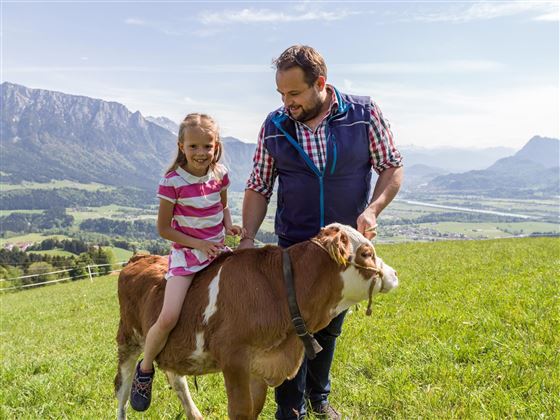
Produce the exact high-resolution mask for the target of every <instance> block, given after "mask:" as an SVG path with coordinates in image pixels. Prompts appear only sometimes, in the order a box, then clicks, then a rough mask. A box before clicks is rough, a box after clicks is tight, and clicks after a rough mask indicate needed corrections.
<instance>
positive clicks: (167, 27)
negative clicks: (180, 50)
mask: <svg viewBox="0 0 560 420" xmlns="http://www.w3.org/2000/svg"><path fill="white" fill-rule="evenodd" d="M124 23H125V24H127V25H132V26H143V27H146V28H150V29H153V30H156V31H158V32H161V33H162V34H164V35H173V36H176V35H182V34H183V33H184V31H181V30H176V29H173V27H174V26H175V25H173V24H171V23H168V22H152V21H147V20H144V19H140V18H135V17H131V18H127V19H125V21H124Z"/></svg>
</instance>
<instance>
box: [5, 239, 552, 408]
mask: <svg viewBox="0 0 560 420" xmlns="http://www.w3.org/2000/svg"><path fill="white" fill-rule="evenodd" d="M377 248H378V253H379V255H380V256H382V257H383V258H384V259H385V260H386V261H387V262H388V263H390V264H391V265H393V266H394V267H395V268H396V269H397V271H398V272H399V277H400V281H401V285H400V287H399V288H398V289H397V290H396V291H395V292H393V293H391V294H388V295H382V296H378V297H377V299H376V300H375V304H374V310H373V316H372V317H366V316H365V315H364V312H365V305H362V306H361V307H360V308H352V313H351V314H349V315H348V317H347V321H346V323H345V327H344V332H343V334H342V337H341V339H340V341H339V344H338V350H337V354H336V360H335V363H334V368H333V372H332V373H333V393H332V397H331V400H332V402H333V404H334V405H335V406H336V407H338V408H339V409H340V411H341V412H342V413H344V414H345V417H348V418H351V419H366V418H368V419H369V418H401V419H408V418H432V419H439V418H537V417H538V418H550V419H553V418H558V417H559V416H560V405H559V404H560V403H559V400H558V395H559V394H560V370H559V369H558V366H559V353H558V349H559V348H560V335H559V334H558V331H559V330H560V325H559V324H560V322H559V321H560V320H559V318H560V304H559V299H558V290H560V281H559V278H560V276H559V275H558V274H559V271H560V270H559V269H560V260H559V258H558V255H559V251H560V240H559V239H557V238H524V239H504V240H492V241H468V242H437V243H424V244H414V243H405V244H398V245H385V246H378V247H377ZM0 299H1V302H0V303H1V305H0V315H1V321H2V322H1V332H2V340H1V348H0V354H1V355H2V356H1V357H2V368H1V376H0V380H1V383H2V387H0V401H1V403H0V417H1V418H112V417H114V415H115V408H116V400H115V399H114V397H113V385H112V381H113V377H114V374H115V369H116V345H115V340H114V337H115V334H116V330H117V324H118V304H117V297H116V276H108V277H103V278H99V279H95V280H94V281H93V282H89V281H81V282H76V283H67V284H60V285H55V286H49V287H43V288H40V289H35V290H28V291H23V292H18V293H13V294H6V295H0ZM156 378H157V379H156V384H155V388H154V391H155V394H154V402H153V406H152V407H151V408H150V411H148V412H147V414H146V416H148V417H146V418H154V419H155V418H182V417H180V414H181V412H182V410H181V407H180V404H179V401H178V400H177V398H176V397H175V395H174V393H173V392H172V391H171V390H169V389H168V386H167V385H166V383H165V380H164V379H163V375H162V374H161V373H158V374H157V375H156ZM189 382H190V383H191V384H192V380H190V379H189ZM198 384H199V391H198V392H197V391H196V390H194V387H193V386H191V389H192V393H193V398H194V400H195V402H196V403H197V405H198V406H199V408H200V410H201V412H202V413H203V415H204V416H205V417H206V418H208V419H215V418H226V397H225V393H224V386H223V380H222V378H221V376H220V375H209V376H204V377H200V378H198ZM273 413H274V401H273V393H272V391H269V396H268V400H267V403H266V406H265V411H264V413H263V416H262V418H263V419H268V418H272V417H273ZM129 415H130V417H131V418H132V419H134V418H144V417H143V416H142V415H139V414H138V413H134V412H131V411H129ZM177 416H179V417H177Z"/></svg>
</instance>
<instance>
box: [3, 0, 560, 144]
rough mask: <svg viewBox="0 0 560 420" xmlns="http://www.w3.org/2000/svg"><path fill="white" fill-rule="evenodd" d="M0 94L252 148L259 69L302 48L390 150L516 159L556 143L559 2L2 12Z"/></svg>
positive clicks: (262, 90)
mask: <svg viewBox="0 0 560 420" xmlns="http://www.w3.org/2000/svg"><path fill="white" fill-rule="evenodd" d="M1 8H2V34H1V36H2V50H1V58H2V67H1V71H2V73H1V80H2V81H9V82H13V83H19V84H23V85H25V86H28V87H33V88H43V89H50V90H57V91H62V92H65V93H70V94H78V95H86V96H90V97H95V98H101V99H105V100H111V101H117V102H120V103H123V104H125V105H126V106H127V107H128V108H129V109H130V110H131V111H136V110H139V111H140V112H142V114H143V115H145V116H147V115H152V116H160V115H162V116H166V117H168V118H171V119H173V120H174V121H179V120H181V118H182V117H183V116H184V115H185V114H187V113H189V112H194V111H200V112H207V113H210V114H211V115H214V116H215V117H216V119H217V120H218V122H219V123H220V126H221V129H222V135H232V136H235V137H238V138H240V139H242V140H244V141H250V142H254V141H256V136H257V133H258V130H259V127H260V125H261V123H262V121H263V120H264V118H265V117H266V114H267V113H268V112H269V111H272V110H273V109H275V108H277V107H278V106H280V104H281V103H280V97H279V95H278V93H277V92H276V86H275V83H274V70H273V69H272V68H271V65H270V64H271V61H272V59H273V58H275V57H277V56H278V55H279V54H280V53H281V52H282V51H283V50H284V49H285V48H286V47H288V46H290V45H292V44H296V43H300V44H307V45H311V46H313V47H315V48H316V49H317V50H318V51H319V52H321V54H322V55H323V56H324V57H325V60H326V62H327V66H328V69H329V75H328V81H329V82H330V83H332V84H334V85H335V86H337V87H338V88H339V89H340V90H342V91H346V92H348V93H355V94H362V95H370V96H372V97H373V98H374V99H375V100H376V101H377V102H378V103H379V105H380V107H381V109H382V111H383V113H384V114H385V116H386V117H387V118H388V119H389V121H390V122H391V125H392V128H393V132H394V135H395V138H396V140H397V142H398V144H403V145H410V144H414V145H417V146H428V147H431V146H441V145H447V146H462V147H464V146H467V147H487V146H508V147H515V148H518V147H521V146H522V145H523V144H525V143H526V142H527V140H528V139H529V138H530V137H531V136H533V135H535V134H540V135H544V136H553V137H559V135H560V133H559V114H560V109H559V96H560V95H559V94H560V88H559V64H558V60H559V15H560V11H559V6H558V2H540V1H536V0H535V1H530V2H511V1H499V2H498V1H494V2H489V1H486V2H434V1H432V2H363V1H362V2H351V1H350V2H311V1H307V2H288V1H283V2H258V3H257V2H181V1H175V2H165V1H161V2H107V1H105V2H99V1H97V2H93V1H92V2H77V1H74V2H63V1H59V2H52V1H51V2H47V1H45V2H43V1H34V2H25V1H21V0H18V1H17V2H16V1H13V2H11V1H5V0H3V1H2V5H1Z"/></svg>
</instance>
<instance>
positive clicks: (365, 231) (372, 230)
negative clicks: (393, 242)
mask: <svg viewBox="0 0 560 420" xmlns="http://www.w3.org/2000/svg"><path fill="white" fill-rule="evenodd" d="M357 224H358V232H360V233H361V234H362V235H364V236H365V237H366V239H369V240H372V239H373V238H375V237H376V236H377V217H376V216H375V212H374V211H373V210H372V209H371V208H370V207H368V208H367V209H365V210H364V212H363V213H362V214H360V215H359V216H358V220H357Z"/></svg>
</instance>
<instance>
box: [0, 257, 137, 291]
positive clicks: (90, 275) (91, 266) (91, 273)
mask: <svg viewBox="0 0 560 420" xmlns="http://www.w3.org/2000/svg"><path fill="white" fill-rule="evenodd" d="M127 262H128V261H121V262H116V263H111V264H89V265H86V266H82V267H74V268H69V269H66V270H57V271H51V272H48V273H37V274H28V275H26V276H21V277H12V278H9V279H0V283H2V282H8V281H19V280H22V279H26V280H27V279H30V278H33V277H41V276H49V275H55V274H60V273H67V272H69V271H73V270H76V269H80V268H82V269H86V270H87V273H86V274H82V275H79V276H70V277H65V278H62V279H55V280H48V281H43V282H39V283H29V284H21V285H17V286H10V287H3V288H0V292H4V291H8V290H19V289H26V288H29V287H35V286H42V285H45V284H54V283H60V282H62V281H67V280H80V279H84V278H89V280H90V281H93V277H95V276H99V275H101V274H100V273H99V272H98V271H97V270H93V271H92V269H95V268H97V267H108V266H111V267H112V266H118V267H119V269H118V270H111V272H113V273H118V272H120V271H121V269H122V267H123V266H124V264H126V263H127ZM105 274H106V273H104V275H105Z"/></svg>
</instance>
